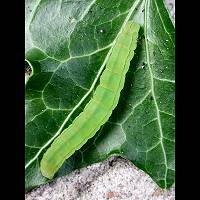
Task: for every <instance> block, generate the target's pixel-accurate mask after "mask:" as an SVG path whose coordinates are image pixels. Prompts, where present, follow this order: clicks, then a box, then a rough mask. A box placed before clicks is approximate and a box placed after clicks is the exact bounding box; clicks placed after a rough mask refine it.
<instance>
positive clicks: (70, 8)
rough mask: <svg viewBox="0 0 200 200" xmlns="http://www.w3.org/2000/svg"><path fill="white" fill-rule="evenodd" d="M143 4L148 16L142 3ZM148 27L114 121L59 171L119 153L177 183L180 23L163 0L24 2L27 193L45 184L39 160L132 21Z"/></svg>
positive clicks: (79, 106) (154, 175) (81, 104)
mask: <svg viewBox="0 0 200 200" xmlns="http://www.w3.org/2000/svg"><path fill="white" fill-rule="evenodd" d="M144 6H145V17H144V16H143V12H142V11H143V9H144ZM131 19H132V20H133V21H135V22H138V23H140V24H141V25H142V26H143V27H144V32H143V29H141V32H140V39H139V41H138V47H137V50H136V56H135V57H134V59H133V62H132V63H131V66H130V70H129V72H128V74H127V78H126V84H125V88H124V89H123V91H122V95H121V98H120V102H119V104H118V106H117V108H116V109H115V110H114V112H113V115H112V116H111V118H110V119H109V121H108V122H107V123H106V124H105V125H104V126H103V127H102V129H101V130H100V131H99V132H98V133H97V135H96V137H95V138H92V139H91V140H89V141H88V143H87V144H86V145H85V146H84V147H83V148H82V149H81V150H79V151H78V152H76V153H75V154H74V156H72V157H71V158H70V159H68V160H67V161H66V162H65V164H64V165H63V166H62V168H61V169H60V170H59V172H58V173H57V175H56V176H57V177H58V176H62V175H64V174H67V173H69V172H71V171H73V170H74V169H77V168H80V167H83V166H87V165H89V164H91V163H95V162H99V161H101V160H103V159H106V158H107V157H109V156H110V155H114V154H117V155H121V156H122V157H125V158H127V159H129V160H131V161H132V162H133V163H134V164H135V165H136V166H138V167H139V168H141V169H143V170H144V171H145V172H147V173H148V174H149V175H150V176H151V177H152V178H153V179H154V180H155V181H156V183H157V184H158V185H160V186H161V187H162V188H167V187H169V186H171V185H172V184H173V183H174V26H173V24H172V22H171V20H170V18H169V16H168V13H167V11H166V8H165V6H164V4H163V2H162V1H160V0H149V1H146V3H144V1H142V0H135V1H130V0H123V1H120V0H119V1H118V0H117V1H116V0H115V1H114V0H113V1H106V0H85V1H62V3H61V2H60V1H44V0H43V1H42V0H41V1H28V0H27V1H26V60H27V61H28V62H29V63H30V64H31V66H32V68H33V75H32V76H31V77H30V78H29V80H28V81H27V83H26V138H25V139H26V147H25V148H26V157H25V160H26V175H25V179H26V191H28V190H30V189H31V188H34V187H37V186H39V185H41V184H44V183H46V182H47V179H46V178H44V177H43V176H42V175H41V173H40V170H39V162H40V160H41V158H42V155H43V153H44V152H45V150H46V149H47V147H48V145H49V144H50V143H51V142H52V141H53V140H54V138H55V137H56V136H57V135H58V134H59V133H60V132H61V131H62V130H63V129H64V128H65V127H67V126H68V125H69V124H70V123H71V121H72V120H73V119H74V118H75V117H76V116H77V115H78V114H79V113H80V112H81V111H82V109H83V108H84V105H85V103H87V102H88V100H89V99H90V96H91V94H92V92H93V90H94V89H95V86H96V83H98V80H99V76H100V73H101V72H102V70H103V68H104V66H105V63H106V61H107V59H108V57H109V54H110V52H111V50H112V46H113V44H114V42H115V39H116V37H117V35H118V34H119V32H120V31H121V29H122V27H123V26H124V25H125V24H126V22H127V21H128V20H131Z"/></svg>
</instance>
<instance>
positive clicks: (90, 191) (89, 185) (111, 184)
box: [25, 0, 175, 200]
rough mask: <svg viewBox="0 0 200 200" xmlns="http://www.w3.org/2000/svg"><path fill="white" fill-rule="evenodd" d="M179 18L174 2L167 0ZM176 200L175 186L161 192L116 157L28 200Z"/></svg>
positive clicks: (42, 189) (28, 196) (53, 184)
mask: <svg viewBox="0 0 200 200" xmlns="http://www.w3.org/2000/svg"><path fill="white" fill-rule="evenodd" d="M166 1H167V3H168V6H169V9H170V13H171V14H172V16H173V18H174V19H175V8H174V0H166ZM107 199H112V200H174V199H175V186H173V187H172V188H171V189H170V190H167V191H166V190H161V189H160V188H159V187H158V186H157V185H156V184H155V183H154V182H153V181H152V179H151V178H150V177H149V176H148V175H147V174H145V173H144V172H143V171H141V170H139V169H138V168H136V167H135V166H134V165H132V164H131V163H130V162H129V161H126V160H124V159H121V158H118V157H112V158H110V159H108V160H106V161H104V162H102V163H97V164H94V165H92V166H89V167H86V168H83V169H80V170H76V171H74V172H73V173H71V174H69V175H67V176H65V177H61V178H58V179H57V180H55V181H53V182H51V183H49V184H46V185H43V186H40V187H39V188H37V189H35V190H33V191H32V192H30V193H27V194H26V195H25V200H107Z"/></svg>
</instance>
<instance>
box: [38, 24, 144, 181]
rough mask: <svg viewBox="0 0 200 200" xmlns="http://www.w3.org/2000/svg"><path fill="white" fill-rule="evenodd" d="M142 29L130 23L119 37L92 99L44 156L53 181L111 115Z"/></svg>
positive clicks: (43, 165) (46, 171)
mask: <svg viewBox="0 0 200 200" xmlns="http://www.w3.org/2000/svg"><path fill="white" fill-rule="evenodd" d="M139 28H140V27H139V25H138V24H135V23H133V22H127V24H126V26H125V27H124V29H123V31H122V33H120V35H119V37H118V38H117V41H116V43H115V46H114V47H113V50H112V53H111V55H110V58H109V60H108V63H107V66H106V69H105V70H104V71H103V73H102V75H101V77H100V84H99V85H98V87H97V88H96V91H95V93H94V95H93V97H92V99H91V100H90V101H89V103H88V104H87V105H86V106H85V108H84V110H83V112H82V113H80V115H79V116H78V117H76V119H75V120H74V121H73V122H72V124H71V125H70V126H69V127H68V128H67V129H65V130H64V131H63V132H62V133H61V134H60V135H59V136H58V137H57V138H56V139H55V140H54V142H53V143H52V144H51V146H50V147H49V149H48V150H47V151H46V152H45V153H44V155H43V158H42V160H41V166H40V169H41V173H42V175H43V176H45V177H47V178H49V179H51V178H53V176H54V174H55V173H56V172H57V171H58V169H59V168H60V167H61V166H62V164H63V163H64V161H65V160H66V159H68V158H69V157H70V156H71V155H72V154H73V153H74V152H75V151H76V150H78V149H80V148H81V147H82V146H83V145H84V144H85V143H86V142H87V140H88V139H89V138H92V137H93V136H94V135H95V133H96V132H97V131H98V130H99V129H100V127H101V126H102V125H103V124H104V123H105V122H106V121H107V120H108V118H109V117H110V116H111V114H112V111H113V109H114V108H115V107H116V105H117V103H118V101H119V97H120V92H121V90H122V88H123V86H124V82H125V75H126V73H127V71H128V68H129V65H130V61H131V59H132V58H133V56H134V50H135V48H136V46H137V37H138V31H139Z"/></svg>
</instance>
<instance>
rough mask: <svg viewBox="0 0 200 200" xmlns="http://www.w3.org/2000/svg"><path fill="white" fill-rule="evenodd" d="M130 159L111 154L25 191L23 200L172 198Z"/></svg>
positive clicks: (173, 190)
mask: <svg viewBox="0 0 200 200" xmlns="http://www.w3.org/2000/svg"><path fill="white" fill-rule="evenodd" d="M174 193H175V189H174V187H172V188H171V189H170V190H161V189H160V188H159V187H158V186H157V185H156V184H155V183H154V182H153V181H152V179H151V178H150V177H149V176H148V175H147V174H145V173H144V172H143V171H141V170H139V169H138V168H136V167H134V166H133V165H132V164H131V163H130V162H129V161H126V160H124V159H121V158H117V157H112V158H110V159H108V160H106V161H104V162H102V163H97V164H94V165H92V166H89V167H86V168H83V169H81V170H76V171H74V172H73V173H71V174H70V175H68V176H65V177H61V178H58V179H57V180H55V181H54V182H52V183H49V184H46V185H44V186H41V187H39V188H38V189H36V190H33V191H32V192H30V193H28V194H26V198H25V199H26V200H108V199H112V200H174V199H175V196H174V195H175V194H174Z"/></svg>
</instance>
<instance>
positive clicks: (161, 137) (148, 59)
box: [144, 0, 171, 188]
mask: <svg viewBox="0 0 200 200" xmlns="http://www.w3.org/2000/svg"><path fill="white" fill-rule="evenodd" d="M154 2H155V1H154ZM148 3H149V0H146V2H145V13H144V16H145V20H144V34H145V47H146V58H147V66H148V69H149V73H150V79H151V92H152V97H153V99H154V104H155V108H156V114H157V120H158V126H159V130H160V131H159V133H160V144H161V148H162V151H163V156H164V162H165V180H164V181H165V188H166V187H167V182H166V181H167V180H166V179H167V170H168V167H167V156H166V152H165V148H164V144H163V137H164V136H163V130H162V123H161V119H160V110H159V107H158V103H157V101H156V95H155V91H154V76H153V72H152V69H151V64H150V58H149V46H148V38H147V12H148V9H147V7H148ZM156 6H157V4H156ZM157 9H158V8H157ZM158 12H159V10H158ZM159 17H160V18H161V16H160V14H159ZM161 21H162V19H161ZM162 24H163V27H164V30H165V31H166V33H167V34H168V35H169V33H168V32H167V30H166V28H165V25H164V23H163V21H162ZM169 36H170V35H169ZM170 39H171V37H170Z"/></svg>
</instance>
